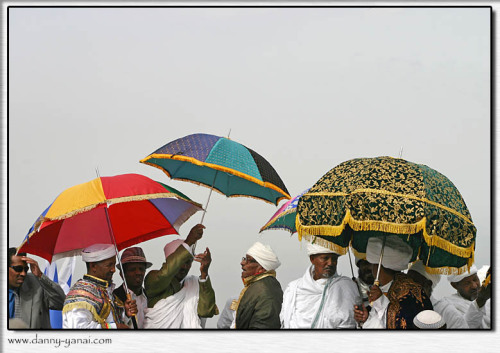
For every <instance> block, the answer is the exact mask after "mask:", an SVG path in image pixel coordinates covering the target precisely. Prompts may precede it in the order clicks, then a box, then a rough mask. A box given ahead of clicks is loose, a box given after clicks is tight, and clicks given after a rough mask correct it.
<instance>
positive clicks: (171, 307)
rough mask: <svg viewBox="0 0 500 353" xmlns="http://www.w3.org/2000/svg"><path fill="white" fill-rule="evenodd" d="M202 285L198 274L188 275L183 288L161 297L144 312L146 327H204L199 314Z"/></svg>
mask: <svg viewBox="0 0 500 353" xmlns="http://www.w3.org/2000/svg"><path fill="white" fill-rule="evenodd" d="M199 292H200V285H199V282H198V277H197V276H187V277H186V278H185V279H184V283H183V286H182V289H181V290H180V291H178V292H177V293H175V294H173V295H171V296H169V297H167V298H164V299H160V300H159V301H158V302H157V303H156V304H155V305H154V307H152V308H148V309H147V310H146V311H145V313H144V328H146V329H148V328H172V329H179V328H202V321H201V319H200V317H199V316H198V301H199V298H200V297H199Z"/></svg>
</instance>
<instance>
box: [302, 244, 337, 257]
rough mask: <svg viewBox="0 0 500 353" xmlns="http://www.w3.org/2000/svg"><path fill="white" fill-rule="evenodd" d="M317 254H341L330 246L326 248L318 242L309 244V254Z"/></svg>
mask: <svg viewBox="0 0 500 353" xmlns="http://www.w3.org/2000/svg"><path fill="white" fill-rule="evenodd" d="M316 254H337V255H340V254H339V253H337V252H335V251H333V250H330V249H328V248H325V247H324V246H321V245H318V244H311V243H308V244H307V255H309V256H311V255H316Z"/></svg>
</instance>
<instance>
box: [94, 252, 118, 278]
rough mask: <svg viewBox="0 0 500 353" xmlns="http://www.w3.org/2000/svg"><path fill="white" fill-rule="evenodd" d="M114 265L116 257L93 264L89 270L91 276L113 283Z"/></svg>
mask: <svg viewBox="0 0 500 353" xmlns="http://www.w3.org/2000/svg"><path fill="white" fill-rule="evenodd" d="M115 265H116V257H112V258H110V259H106V260H102V261H99V262H93V263H91V265H90V269H91V271H92V273H91V275H92V276H95V277H97V278H100V279H103V280H105V281H108V282H109V283H111V282H112V281H113V274H114V273H115V271H116V268H115Z"/></svg>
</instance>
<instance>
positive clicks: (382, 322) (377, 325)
mask: <svg viewBox="0 0 500 353" xmlns="http://www.w3.org/2000/svg"><path fill="white" fill-rule="evenodd" d="M391 285H392V281H390V282H389V283H386V284H385V285H383V286H382V287H380V290H381V291H382V293H387V292H389V289H390V288H391ZM390 303H391V302H390V300H389V299H388V298H387V296H385V295H384V294H382V295H381V296H380V297H379V298H378V299H377V300H375V301H374V302H373V303H372V305H371V306H372V310H370V314H369V315H368V319H367V320H366V321H365V322H364V324H363V328H364V329H385V328H386V327H387V307H388V306H389V304H390Z"/></svg>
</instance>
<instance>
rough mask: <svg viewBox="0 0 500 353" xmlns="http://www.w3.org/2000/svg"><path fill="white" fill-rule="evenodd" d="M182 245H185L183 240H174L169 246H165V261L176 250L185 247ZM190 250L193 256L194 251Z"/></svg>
mask: <svg viewBox="0 0 500 353" xmlns="http://www.w3.org/2000/svg"><path fill="white" fill-rule="evenodd" d="M182 244H184V240H182V239H176V240H172V241H171V242H170V243H168V244H167V245H165V247H164V248H163V252H164V253H165V259H166V258H167V257H169V255H170V254H172V253H173V252H174V251H175V250H177V248H178V247H179V246H183V245H182ZM186 245H187V244H186ZM189 249H190V250H188V251H189V252H190V253H191V255H193V254H192V251H191V248H189Z"/></svg>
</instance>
